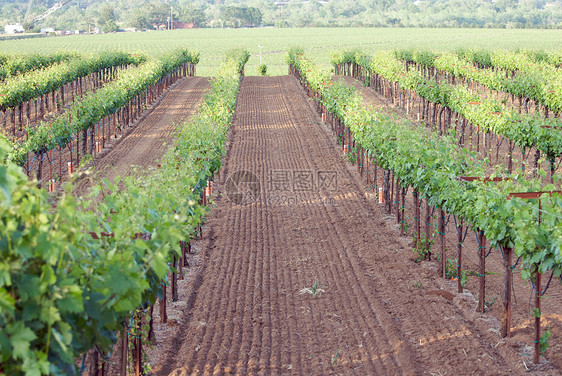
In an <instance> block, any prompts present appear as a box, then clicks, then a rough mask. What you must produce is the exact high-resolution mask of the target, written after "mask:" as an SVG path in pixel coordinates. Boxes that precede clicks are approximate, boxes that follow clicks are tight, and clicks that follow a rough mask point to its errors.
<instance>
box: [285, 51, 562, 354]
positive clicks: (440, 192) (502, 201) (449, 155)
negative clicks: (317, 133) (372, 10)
mask: <svg viewBox="0 0 562 376" xmlns="http://www.w3.org/2000/svg"><path fill="white" fill-rule="evenodd" d="M288 63H289V73H290V74H292V75H293V76H295V77H296V78H297V79H298V80H299V82H300V83H301V85H302V86H303V88H304V89H305V91H306V93H307V94H308V95H309V96H311V97H312V98H313V99H314V101H315V104H316V108H317V110H318V112H319V113H321V114H322V117H323V118H325V119H327V122H328V124H329V126H330V127H331V129H332V131H333V132H334V133H335V135H336V137H337V139H338V142H339V143H340V144H341V145H342V147H343V149H344V152H345V151H347V150H351V151H352V152H351V153H352V156H351V157H352V158H351V160H356V161H357V165H358V170H359V172H360V173H361V174H365V173H366V174H367V182H368V184H370V181H371V180H370V170H373V174H374V177H373V178H374V179H373V180H374V183H375V185H377V175H376V174H377V168H378V167H380V168H381V169H383V177H382V181H383V183H382V194H383V196H384V197H383V201H384V202H385V203H386V205H385V210H386V211H387V212H388V213H391V212H392V207H393V206H394V207H395V209H394V210H395V212H396V221H397V223H404V218H405V213H404V209H405V206H406V203H405V196H406V192H407V191H408V190H409V189H410V187H412V188H413V199H414V208H415V213H414V220H415V242H414V243H415V246H416V247H426V246H427V244H423V241H422V240H423V239H422V236H421V221H422V220H425V224H426V239H425V240H426V241H427V236H428V234H429V228H430V226H431V223H430V218H431V216H432V213H431V210H432V209H430V208H431V207H433V208H434V209H433V210H435V208H439V209H438V210H439V224H438V226H437V228H438V231H439V235H440V248H441V260H442V262H441V274H442V275H444V268H445V264H444V259H445V254H444V247H443V236H444V223H445V216H446V213H449V217H450V216H453V218H454V219H455V227H456V228H457V233H458V239H459V241H458V250H457V252H458V259H457V261H458V265H457V273H458V274H457V277H458V279H459V281H460V278H461V273H460V271H461V266H462V263H461V260H462V243H463V241H464V238H465V237H466V232H467V231H468V227H469V226H470V227H471V228H472V229H473V230H474V232H475V234H476V235H477V239H478V242H477V243H478V254H479V259H480V271H479V278H480V294H479V299H478V300H479V304H478V309H479V310H480V311H481V312H483V309H484V299H485V280H486V269H485V259H486V256H487V253H488V254H489V252H490V251H491V249H492V247H496V248H499V249H500V250H502V255H503V258H504V266H505V286H504V294H503V309H502V333H501V334H502V336H509V335H510V325H511V322H510V320H511V317H510V315H511V310H510V307H511V288H510V285H511V282H512V270H513V269H514V268H515V266H516V265H517V263H519V261H522V264H523V265H525V267H524V268H523V269H522V276H523V277H524V278H530V279H531V280H532V281H539V278H540V277H539V276H540V275H541V274H542V273H545V272H547V271H548V270H551V271H552V274H551V279H550V280H552V277H553V276H556V277H560V274H561V270H560V268H561V264H562V257H561V255H560V254H559V252H557V249H559V248H558V239H557V237H556V235H555V234H556V233H558V232H559V231H560V230H561V228H562V223H560V219H561V218H562V215H560V213H559V212H560V210H559V208H560V206H559V203H560V202H561V198H560V195H558V194H555V193H556V192H555V191H554V189H552V190H549V191H543V192H541V193H532V192H533V190H534V191H536V187H538V186H540V183H538V182H536V181H532V182H530V181H525V180H523V181H518V180H516V179H513V178H510V179H504V178H500V179H497V176H492V177H485V176H483V173H484V172H485V169H484V168H482V165H481V163H480V162H479V161H474V160H471V159H470V158H468V157H467V154H466V152H463V151H462V150H461V151H459V150H458V149H457V142H456V141H454V139H451V138H450V137H449V138H447V137H446V136H443V135H441V136H439V135H437V134H427V133H426V132H425V131H418V132H416V131H415V128H414V129H412V128H411V127H405V126H404V125H403V124H395V123H394V122H393V121H392V120H390V119H388V118H385V117H383V116H381V115H379V114H374V113H371V112H370V111H369V110H368V109H367V108H366V107H365V106H364V105H363V104H362V97H361V96H359V95H358V94H357V93H356V92H355V90H354V89H351V88H349V87H347V86H345V85H343V84H341V83H335V82H333V81H332V80H331V76H330V74H329V73H328V72H324V71H322V70H321V69H319V68H318V67H317V66H316V65H315V64H314V63H313V62H312V61H310V60H308V59H306V58H305V57H304V56H303V53H302V50H299V49H292V50H290V51H289V55H288ZM357 70H358V67H357V66H354V65H353V64H351V62H350V63H349V64H347V63H346V64H342V65H340V66H339V67H336V73H339V72H345V73H348V74H356V75H357ZM472 172H474V176H467V175H466V174H467V173H471V175H473V174H472ZM552 187H553V186H552ZM375 188H377V187H376V186H375ZM522 191H523V192H524V191H529V192H527V193H526V194H527V195H532V194H534V195H539V196H540V200H541V205H539V206H538V207H537V206H535V205H533V204H531V205H529V204H525V203H523V202H522V201H521V200H520V199H509V200H508V198H509V197H510V194H511V195H513V196H516V197H517V195H520V194H521V193H518V192H522ZM420 198H421V199H422V200H420ZM423 199H425V201H426V215H425V218H422V216H421V213H420V206H421V201H423ZM545 202H546V203H547V204H546V205H545ZM393 204H394V205H393ZM545 206H546V207H545ZM539 213H540V214H541V215H542V218H546V217H548V221H547V222H548V224H546V223H545V221H544V220H542V221H539V220H538V214H539ZM509 223H511V224H512V225H510V226H507V225H506V224H509ZM400 230H401V232H402V233H404V232H405V229H404V225H402V226H401V229H400ZM486 240H488V241H489V242H490V251H488V252H486ZM537 243H538V244H541V247H540V248H537V245H536V244H537ZM514 252H515V253H516V254H517V256H518V257H519V259H518V261H517V262H516V264H515V265H513V264H512V254H513V253H514ZM425 257H427V258H428V259H429V258H430V257H431V253H429V252H427V253H426V254H425ZM549 282H550V281H549ZM549 285H550V283H548V284H547V286H546V287H545V289H542V290H541V287H540V286H537V285H535V287H534V288H535V296H536V300H538V301H539V303H540V297H541V296H542V295H544V293H545V292H546V289H547V288H548V286H549ZM459 290H460V291H462V286H461V284H460V282H459ZM535 312H536V314H535V317H537V316H538V317H540V313H541V311H540V304H537V307H536V310H535ZM536 333H537V336H538V337H536V338H539V339H535V341H536V342H535V345H536V346H535V349H536V353H535V358H534V359H535V361H536V362H538V361H539V357H540V352H539V348H540V347H541V346H539V344H542V338H541V337H540V320H537V321H536Z"/></svg>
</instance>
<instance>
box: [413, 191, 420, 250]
mask: <svg viewBox="0 0 562 376" xmlns="http://www.w3.org/2000/svg"><path fill="white" fill-rule="evenodd" d="M414 213H415V214H414V221H415V223H416V245H415V246H416V248H417V247H419V246H420V231H421V228H420V200H419V197H418V191H417V189H414Z"/></svg>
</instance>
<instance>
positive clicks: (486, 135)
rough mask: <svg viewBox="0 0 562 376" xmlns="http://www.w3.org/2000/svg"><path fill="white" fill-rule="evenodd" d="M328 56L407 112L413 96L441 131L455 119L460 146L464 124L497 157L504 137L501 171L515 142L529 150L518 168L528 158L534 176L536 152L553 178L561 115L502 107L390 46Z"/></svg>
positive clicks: (561, 140) (561, 147)
mask: <svg viewBox="0 0 562 376" xmlns="http://www.w3.org/2000/svg"><path fill="white" fill-rule="evenodd" d="M332 62H333V64H334V65H335V66H336V70H337V71H341V72H342V73H348V72H349V73H350V74H352V75H354V76H355V77H357V78H360V79H362V80H364V81H365V82H366V83H367V84H369V85H371V86H373V87H375V88H376V89H377V90H379V91H381V92H382V93H383V94H384V95H386V96H387V97H388V98H389V99H392V100H393V101H395V100H396V101H397V102H398V104H399V105H401V106H402V107H406V108H408V110H410V111H411V112H412V113H414V112H415V111H414V105H415V103H416V101H417V102H418V103H420V104H421V106H422V108H421V111H419V112H420V113H421V116H422V118H423V120H424V121H426V123H432V124H433V125H434V126H438V127H439V131H440V132H441V133H443V132H446V131H447V130H448V129H450V127H451V124H455V125H456V128H457V130H456V135H457V136H458V143H459V145H461V146H469V142H468V141H472V140H467V139H468V137H467V136H469V135H467V134H466V133H467V131H469V130H470V132H471V134H470V138H471V139H472V137H473V136H472V131H473V130H474V132H475V133H476V134H475V136H474V138H476V137H478V139H477V143H476V148H478V149H479V148H480V146H479V143H480V140H482V141H483V142H484V143H485V145H484V147H483V148H482V149H485V150H486V151H488V150H489V149H490V146H491V145H488V144H491V143H492V142H491V140H490V139H492V138H493V139H494V144H495V147H496V153H495V154H496V160H497V159H498V154H499V150H500V148H501V147H502V144H504V143H505V144H506V145H507V148H508V150H507V153H506V154H507V157H508V160H507V161H506V162H507V163H505V167H506V170H507V171H506V172H507V173H510V174H511V173H513V152H514V148H515V146H517V147H518V148H519V150H520V152H521V156H522V158H521V159H522V160H523V161H524V162H526V161H527V159H531V158H530V156H531V155H532V156H533V160H532V162H531V161H530V162H528V163H523V164H522V166H521V169H522V170H523V171H522V172H525V171H524V169H525V164H532V167H533V170H534V171H533V176H535V177H536V175H537V174H538V173H539V170H540V169H539V160H540V159H541V157H542V158H543V159H545V160H546V161H547V163H548V164H549V174H550V179H551V182H553V181H554V172H555V170H556V168H557V166H558V164H559V163H560V158H559V156H560V155H561V154H562V134H560V133H559V132H558V131H557V128H559V127H560V126H562V120H560V119H557V118H547V119H545V118H543V117H542V116H541V115H540V114H536V113H535V114H531V113H519V112H517V111H515V110H514V109H509V108H506V106H505V105H504V104H503V103H502V102H500V101H498V100H496V99H488V98H485V97H483V96H481V95H480V94H473V93H472V92H471V91H470V90H469V89H468V88H467V87H466V86H464V85H458V84H457V85H454V84H451V83H449V82H447V81H446V80H439V79H438V78H437V77H428V76H424V75H423V74H422V73H421V72H419V71H417V70H412V69H410V70H408V68H407V66H404V64H403V63H402V61H400V60H398V59H397V58H396V57H395V56H394V54H393V53H392V52H379V53H377V54H375V55H373V56H367V55H364V54H361V53H356V52H347V53H343V54H335V55H334V56H333V58H332ZM345 67H348V69H345ZM395 97H396V98H395ZM561 97H562V96H561ZM437 120H438V121H439V124H437ZM442 123H443V124H442ZM469 127H470V128H469ZM473 128H474V129H473ZM479 151H480V150H479ZM485 156H486V157H491V156H490V155H485ZM490 159H491V158H490Z"/></svg>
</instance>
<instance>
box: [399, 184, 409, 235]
mask: <svg viewBox="0 0 562 376" xmlns="http://www.w3.org/2000/svg"><path fill="white" fill-rule="evenodd" d="M407 189H408V188H406V187H403V188H402V192H401V193H402V206H401V207H400V218H401V223H402V225H401V226H400V233H401V234H402V235H404V234H405V233H406V215H405V213H404V211H405V209H406V190H407Z"/></svg>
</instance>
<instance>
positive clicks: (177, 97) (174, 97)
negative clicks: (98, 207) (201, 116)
mask: <svg viewBox="0 0 562 376" xmlns="http://www.w3.org/2000/svg"><path fill="white" fill-rule="evenodd" d="M208 88H209V81H208V79H207V78H204V77H187V78H184V79H183V80H182V81H180V82H178V83H177V84H176V85H175V86H174V87H172V89H170V91H169V92H168V93H166V94H165V96H164V97H163V98H162V100H161V101H160V103H158V104H157V105H156V107H154V109H153V110H152V111H151V112H149V113H148V114H147V115H146V117H145V118H143V119H142V120H141V121H139V122H138V124H136V125H135V126H134V128H133V129H131V130H130V131H129V132H128V133H126V135H125V136H124V137H122V138H119V139H117V140H114V141H113V142H112V143H111V144H110V145H109V148H110V149H109V150H108V151H107V152H106V153H103V154H101V157H100V158H95V159H94V161H93V164H94V167H95V169H96V171H97V172H98V173H99V175H100V176H103V177H106V178H108V179H109V180H110V181H112V180H113V179H114V178H115V177H116V176H125V175H128V174H129V173H130V172H131V171H132V170H133V168H134V167H135V166H136V167H138V168H142V169H146V168H147V167H148V166H153V167H155V165H156V162H157V161H158V160H159V159H160V158H161V157H162V156H163V155H164V154H165V152H166V150H167V147H169V146H171V143H172V136H173V133H174V132H175V130H176V127H177V125H178V124H179V123H181V122H182V121H184V120H186V119H187V118H188V117H190V116H192V115H193V114H194V113H195V110H196V109H197V105H198V104H199V103H200V102H201V101H202V100H203V97H204V94H205V92H206V91H207V89H208ZM166 144H168V145H166ZM89 184H90V181H89V180H87V179H84V180H82V181H79V182H78V183H77V185H78V186H77V192H83V191H85V190H87V188H88V186H89Z"/></svg>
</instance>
